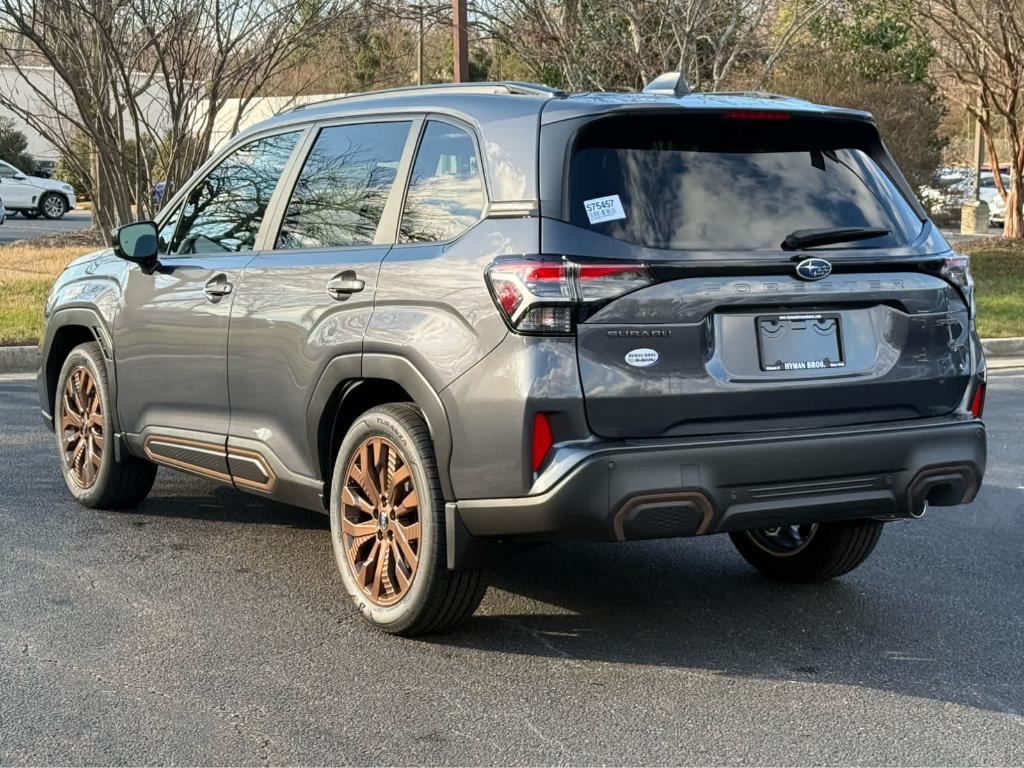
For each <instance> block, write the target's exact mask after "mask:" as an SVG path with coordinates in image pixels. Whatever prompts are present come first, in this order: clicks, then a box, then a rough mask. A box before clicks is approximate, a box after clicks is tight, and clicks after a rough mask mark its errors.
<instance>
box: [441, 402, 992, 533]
mask: <svg viewBox="0 0 1024 768" xmlns="http://www.w3.org/2000/svg"><path fill="white" fill-rule="evenodd" d="M985 459H986V440H985V427H984V424H983V423H982V422H980V421H976V420H970V421H955V422H950V421H944V422H940V423H935V422H932V423H928V424H915V425H913V426H898V427H883V428H856V429H854V428H849V429H844V430H841V431H840V430H830V431H829V432H828V433H822V432H817V433H813V434H808V433H802V434H788V435H784V436H779V435H775V436H769V437H757V438H749V437H748V438H719V439H716V440H713V441H712V440H705V441H687V442H685V443H679V442H675V443H672V444H666V443H663V442H658V443H652V442H631V443H630V442H619V443H598V444H595V445H594V446H593V447H592V448H589V449H588V450H587V451H586V452H585V453H584V454H583V456H582V457H581V458H580V460H579V461H577V462H576V463H574V464H573V466H572V467H571V468H569V469H567V470H566V471H565V473H564V475H563V476H562V477H561V478H560V479H559V480H557V481H556V482H555V483H554V484H553V485H552V486H551V487H550V488H549V489H548V490H547V491H546V492H544V493H542V494H539V495H536V496H526V497H522V498H513V499H487V500H469V501H460V502H457V503H456V504H450V505H449V509H448V513H449V518H450V519H449V521H448V523H449V528H450V532H451V533H458V532H459V531H461V532H463V533H464V534H466V535H468V536H469V537H473V538H535V539H582V540H598V541H602V540H605V541H607V540H624V539H639V538H659V537H666V536H690V535H700V534H706V533H721V532H724V531H734V530H742V529H744V528H764V527H771V526H774V525H786V524H795V523H801V522H811V521H814V522H822V521H829V520H843V519H852V518H859V517H875V516H882V517H905V516H909V515H911V514H914V513H917V512H919V511H920V510H921V509H922V507H923V505H924V502H925V501H927V502H928V503H929V504H931V505H936V506H948V505H954V504H962V503H966V502H969V501H971V500H973V499H974V497H975V495H976V494H977V492H978V488H979V486H980V485H981V480H982V476H983V474H984V471H985ZM453 529H454V530H453Z"/></svg>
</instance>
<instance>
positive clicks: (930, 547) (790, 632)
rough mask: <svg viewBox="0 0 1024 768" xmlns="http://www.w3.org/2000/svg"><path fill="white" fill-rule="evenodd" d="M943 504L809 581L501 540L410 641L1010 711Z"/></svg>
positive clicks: (214, 510)
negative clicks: (849, 562) (444, 623)
mask: <svg viewBox="0 0 1024 768" xmlns="http://www.w3.org/2000/svg"><path fill="white" fill-rule="evenodd" d="M167 474H168V475H170V473H167ZM196 484H198V485H196ZM155 491H156V492H155V493H154V495H153V496H151V497H150V499H149V500H147V501H146V502H145V503H144V504H143V505H142V506H141V507H140V508H139V510H138V511H139V513H140V519H144V518H149V519H150V520H151V521H152V519H153V518H183V519H194V520H204V521H217V522H224V523H229V524H237V523H242V524H256V525H267V526H280V527H287V528H295V529H322V530H323V531H325V532H326V531H327V530H328V529H329V523H328V519H327V517H326V515H319V514H317V513H315V512H310V511H306V510H302V509H299V508H296V507H290V506H287V505H285V504H280V503H277V502H273V501H269V500H264V499H260V498H257V497H254V496H251V495H248V494H243V493H241V492H238V491H235V490H234V489H232V488H230V487H227V486H220V485H216V484H214V483H212V482H209V481H201V480H200V481H197V480H195V479H194V478H186V477H185V476H164V477H163V478H162V480H161V481H158V487H157V488H156V489H155ZM165 491H172V492H173V493H171V494H170V495H167V494H166V493H165ZM183 491H185V492H183ZM984 492H985V493H986V495H988V496H989V497H990V498H989V503H990V504H991V503H996V504H998V503H1001V502H1003V501H1005V503H1019V492H1014V491H1012V490H1010V489H1008V488H993V487H988V488H986V489H985V491H984ZM1004 496H1005V499H1004V498H1003V497H1004ZM967 509H970V508H967ZM940 514H941V513H940ZM955 514H963V512H961V511H959V510H958V511H956V512H954V511H948V512H946V514H945V517H941V518H940V519H939V520H933V519H932V517H939V515H933V516H929V518H926V519H925V520H923V521H916V522H913V523H905V524H896V525H893V526H890V527H889V528H890V529H893V530H886V532H885V534H884V535H883V537H882V541H881V544H880V545H879V548H878V551H876V553H875V554H874V556H873V557H872V558H870V559H869V560H868V561H867V562H866V563H865V564H864V565H863V566H862V567H861V568H860V569H858V570H857V571H856V572H854V573H852V574H849V575H848V576H846V577H844V578H842V579H837V580H835V581H832V582H828V583H826V584H822V585H790V584H780V583H776V582H772V581H769V580H766V579H763V578H762V577H760V576H759V575H758V574H757V573H756V572H755V571H753V570H752V569H751V568H750V567H749V566H747V565H746V564H745V563H744V562H743V560H742V559H741V558H740V557H739V555H738V554H737V553H735V551H734V550H733V548H732V546H731V544H730V542H729V540H728V538H727V537H725V536H711V537H706V538H700V539H689V540H662V541H647V542H631V543H624V544H547V545H543V546H537V547H533V548H528V549H520V548H515V549H510V552H509V554H510V556H509V557H507V558H506V559H505V560H504V562H502V563H501V564H500V565H499V567H497V568H496V569H495V570H494V572H493V574H492V579H491V589H490V592H489V593H488V596H487V597H486V598H485V600H484V602H483V604H482V606H481V608H480V610H479V611H478V612H477V614H476V615H475V616H474V617H473V618H472V619H470V620H469V621H467V622H466V623H464V624H462V625H460V626H459V627H457V628H456V629H454V630H452V631H451V632H449V633H446V634H444V635H439V636H435V637H429V638H425V639H424V641H425V642H427V643H429V644H431V645H434V646H450V647H464V648H470V649H474V650H479V651H484V652H491V653H498V654H526V655H533V656H545V657H550V658H552V659H555V660H561V661H564V662H566V663H574V662H577V663H579V662H599V663H609V664H631V665H645V666H652V667H665V668H675V669H681V670H686V671H689V672H697V673H700V672H704V673H709V674H723V675H730V676H737V677H748V678H756V679H767V680H787V681H790V680H792V681H801V682H806V683H831V684H841V685H850V686H857V687H867V688H872V689H877V690H882V691H889V692H893V693H899V694H903V695H909V696H917V697H922V698H927V699H935V700H942V701H947V702H951V703H955V704H962V705H967V706H971V707H977V708H981V709H986V710H991V711H997V712H1004V713H1009V714H1016V715H1021V714H1024V689H1022V687H1021V686H1020V685H1019V670H1020V667H1019V658H1018V653H1017V651H1018V648H1017V642H1016V640H1015V635H1014V627H1015V626H1016V624H1015V622H1017V621H1018V618H1017V615H1014V612H1013V611H1008V610H1007V609H1006V607H1005V605H1002V604H993V601H996V600H997V598H998V599H1004V598H1006V594H1007V593H1006V589H1007V588H1008V585H1005V584H1004V585H1003V589H1002V591H1001V592H1000V591H999V590H998V589H997V586H998V585H997V584H996V583H995V582H998V581H999V580H1000V579H1001V578H1005V576H1004V575H1001V574H998V573H991V572H989V573H987V574H986V573H985V572H984V565H983V564H980V563H977V562H974V563H973V564H972V565H970V566H965V565H964V563H965V560H964V556H963V552H962V551H957V547H958V543H957V541H956V540H955V539H954V538H953V537H949V536H948V532H946V531H944V530H942V529H945V528H955V527H956V526H955V522H954V520H955V517H954V515H955ZM926 526H931V527H932V528H933V530H928V529H927V528H926ZM935 528H937V529H939V530H934V529H935ZM991 533H992V535H993V536H996V535H998V531H992V532H991ZM308 541H309V540H307V539H303V540H301V542H300V541H299V540H296V541H294V545H295V547H296V548H297V549H296V551H295V552H293V553H292V555H294V556H295V557H301V556H303V555H306V554H308V555H310V556H313V557H319V556H321V554H320V553H307V552H305V550H304V547H305V546H306V545H307V544H305V543H302V542H308ZM924 544H927V547H925V546H923V545H924ZM268 546H269V544H268ZM274 546H275V547H280V546H282V542H280V541H278V542H275V544H274ZM284 546H287V544H285V545H284ZM977 546H978V548H979V549H978V551H985V547H986V546H989V545H986V543H985V542H984V541H979V542H977ZM1003 546H1012V547H1016V546H1017V545H1016V544H1015V543H1014V542H1013V541H1004V542H1003ZM299 550H302V551H299ZM965 568H969V569H971V570H976V571H978V573H981V574H983V575H981V576H978V575H977V573H976V574H974V575H971V576H970V577H969V578H970V579H971V580H970V581H969V584H970V586H969V587H965V586H964V585H959V584H958V579H960V577H962V576H964V575H965V570H964V569H965ZM303 579H304V584H297V585H296V586H295V588H296V589H302V588H309V586H310V585H309V584H308V582H307V581H305V580H306V579H308V574H304V575H303ZM986 579H988V580H991V581H992V582H993V583H992V584H991V585H986V583H985V580H986ZM965 592H966V594H965ZM1018 615H1019V614H1018ZM365 631H366V632H368V633H372V632H373V630H370V629H369V628H366V629H365Z"/></svg>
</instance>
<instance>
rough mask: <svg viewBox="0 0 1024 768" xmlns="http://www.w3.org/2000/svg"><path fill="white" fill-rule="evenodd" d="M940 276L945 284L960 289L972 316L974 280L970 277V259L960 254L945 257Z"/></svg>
mask: <svg viewBox="0 0 1024 768" xmlns="http://www.w3.org/2000/svg"><path fill="white" fill-rule="evenodd" d="M939 275H941V276H942V277H943V278H944V279H945V280H946V281H947V282H949V283H952V284H953V285H955V286H956V287H957V288H959V289H960V291H961V293H963V295H964V299H965V300H966V301H967V306H968V308H969V309H970V310H971V316H972V317H973V316H974V278H973V277H971V259H970V257H969V256H965V255H964V254H962V253H954V254H953V255H952V256H947V257H946V258H945V259H944V260H943V263H942V268H941V269H940V270H939Z"/></svg>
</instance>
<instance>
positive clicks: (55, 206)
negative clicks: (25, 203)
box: [39, 192, 68, 219]
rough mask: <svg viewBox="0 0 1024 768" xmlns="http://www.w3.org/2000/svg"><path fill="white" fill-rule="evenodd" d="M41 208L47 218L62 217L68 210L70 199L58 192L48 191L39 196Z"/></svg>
mask: <svg viewBox="0 0 1024 768" xmlns="http://www.w3.org/2000/svg"><path fill="white" fill-rule="evenodd" d="M39 210H40V211H41V212H42V214H43V217H44V218H47V219H62V218H64V214H65V213H67V212H68V201H67V200H65V199H64V198H63V196H61V195H58V194H57V193H56V192H47V193H46V194H45V195H43V196H42V197H41V198H39Z"/></svg>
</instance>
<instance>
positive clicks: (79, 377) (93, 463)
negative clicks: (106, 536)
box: [53, 342, 157, 509]
mask: <svg viewBox="0 0 1024 768" xmlns="http://www.w3.org/2000/svg"><path fill="white" fill-rule="evenodd" d="M54 400H55V402H54V409H53V415H54V432H55V434H56V438H57V450H58V452H59V454H60V467H61V471H62V473H63V475H64V483H65V484H66V485H67V487H68V490H69V491H70V492H71V495H72V496H74V497H75V499H76V500H77V501H78V502H79V503H80V504H83V505H84V506H87V507H95V508H99V509H128V508H131V507H134V506H136V505H137V504H139V503H140V502H141V501H142V500H143V499H145V498H146V495H147V494H148V493H149V489H150V488H152V487H153V480H154V479H155V478H156V469H157V468H156V465H155V464H151V463H150V462H148V461H145V460H144V459H139V458H136V457H134V456H128V455H127V454H125V455H122V457H121V461H115V460H114V446H113V440H114V427H113V423H112V421H113V416H112V412H113V403H111V401H110V387H109V384H108V382H107V370H106V367H105V366H104V364H103V355H102V353H101V352H100V347H99V344H97V343H96V342H91V343H88V344H81V345H79V346H77V347H75V348H74V349H73V350H71V353H70V354H69V355H68V357H67V359H66V360H65V361H64V366H63V368H61V372H60V377H59V378H58V379H57V394H56V397H55V399H54Z"/></svg>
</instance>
